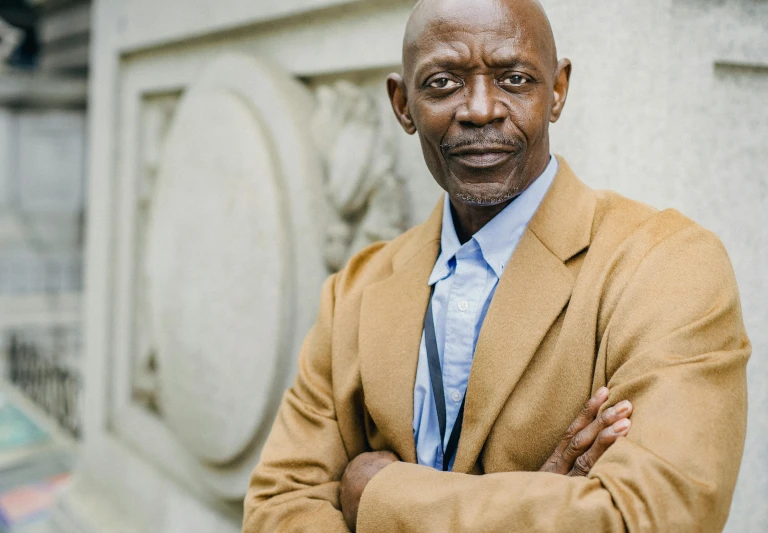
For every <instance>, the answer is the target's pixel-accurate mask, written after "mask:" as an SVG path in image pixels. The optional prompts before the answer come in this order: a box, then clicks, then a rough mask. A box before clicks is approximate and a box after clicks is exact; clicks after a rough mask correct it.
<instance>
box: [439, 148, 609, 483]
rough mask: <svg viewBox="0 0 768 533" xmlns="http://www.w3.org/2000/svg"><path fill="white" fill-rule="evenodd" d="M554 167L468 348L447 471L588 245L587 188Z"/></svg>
mask: <svg viewBox="0 0 768 533" xmlns="http://www.w3.org/2000/svg"><path fill="white" fill-rule="evenodd" d="M559 163H560V170H559V171H558V174H557V176H556V177H555V180H554V182H553V184H552V186H551V187H550V190H549V192H548V193H547V195H546V197H545V198H544V200H543V202H542V205H541V206H540V207H539V209H538V211H537V212H536V215H534V218H533V219H532V220H531V223H530V224H529V226H528V228H527V229H526V231H525V232H524V234H523V237H522V238H521V240H520V243H519V244H518V247H517V249H516V250H515V253H514V254H513V255H512V258H511V259H510V262H509V264H508V265H507V269H506V270H505V272H504V275H503V276H502V278H501V279H500V280H499V285H498V286H497V288H496V293H495V295H494V297H493V301H492V302H491V306H490V308H489V310H488V314H487V316H486V318H485V322H484V323H483V327H482V330H481V332H480V337H479V339H478V342H477V347H476V350H475V358H474V361H473V363H472V371H471V373H470V378H469V384H468V387H467V400H466V407H465V412H464V425H463V430H462V435H461V439H460V441H459V448H458V451H457V455H456V461H455V464H454V471H457V472H469V471H471V470H472V468H473V465H474V464H475V462H476V461H477V457H478V456H479V454H480V451H481V450H482V447H483V445H484V444H485V440H486V439H487V437H488V434H489V433H490V431H491V429H492V427H493V425H494V423H495V421H496V419H497V417H498V415H499V412H500V411H501V410H502V408H503V407H504V405H505V403H506V401H507V399H508V398H509V395H510V394H511V393H512V390H513V389H514V388H515V386H516V385H517V382H518V381H519V380H520V377H521V376H522V374H523V372H524V371H525V369H526V367H527V366H528V364H529V363H530V361H531V358H532V357H533V356H534V354H535V353H536V350H537V349H538V347H539V345H540V344H541V342H542V340H543V339H544V336H545V335H546V334H547V331H548V330H549V328H550V327H551V326H552V324H553V322H554V321H555V320H556V319H557V317H558V315H559V314H560V312H561V311H562V310H563V308H564V307H565V306H566V304H567V303H568V301H569V299H570V296H571V290H572V289H573V284H574V278H573V275H572V274H571V272H570V271H569V269H568V267H567V266H566V264H565V263H566V262H567V261H568V260H569V259H570V258H571V257H573V256H574V255H576V254H578V253H579V252H580V251H582V250H584V249H585V248H586V247H587V246H589V242H590V238H591V228H592V220H593V218H594V208H595V202H596V199H595V195H594V192H593V191H592V190H591V189H589V188H588V187H586V186H585V185H584V184H582V183H581V182H580V181H579V180H578V179H577V178H576V176H575V175H573V172H572V171H571V170H570V168H569V167H568V165H567V164H566V163H565V161H564V160H562V159H560V160H559Z"/></svg>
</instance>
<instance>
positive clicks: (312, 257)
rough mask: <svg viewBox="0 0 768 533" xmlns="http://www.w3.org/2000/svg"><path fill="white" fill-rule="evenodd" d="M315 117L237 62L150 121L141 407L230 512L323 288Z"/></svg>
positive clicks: (285, 87) (267, 76)
mask: <svg viewBox="0 0 768 533" xmlns="http://www.w3.org/2000/svg"><path fill="white" fill-rule="evenodd" d="M312 108H313V103H312V98H311V93H310V92H309V91H308V90H307V89H305V88H304V87H302V86H301V85H300V84H299V83H298V82H296V81H294V80H293V79H291V78H290V77H289V76H288V75H287V74H285V73H283V72H281V71H280V70H278V69H276V68H275V67H272V66H270V65H267V64H264V63H263V62H260V61H257V60H256V59H254V58H251V57H248V56H242V55H234V54H228V55H225V56H223V57H221V58H219V59H218V60H216V61H214V62H213V63H212V64H211V65H210V66H209V67H208V68H207V69H206V70H205V71H204V73H203V75H202V76H201V77H200V79H199V80H198V81H197V82H196V83H194V84H192V86H190V87H189V88H187V89H186V90H185V91H184V92H183V94H154V95H145V97H144V100H143V102H142V106H141V109H142V111H141V114H142V116H141V125H140V129H141V140H140V143H139V146H140V152H141V154H140V160H139V163H140V165H139V167H140V174H141V176H139V183H138V184H137V185H138V194H137V203H138V205H137V206H136V209H137V225H138V228H137V230H138V231H137V243H136V253H135V257H136V265H137V267H136V286H135V291H134V294H135V298H136V302H135V304H134V305H135V309H136V319H135V324H134V329H135V334H134V337H133V342H134V361H133V362H132V372H133V375H132V376H131V378H130V380H131V393H132V398H133V401H134V402H135V403H138V404H139V405H143V406H144V407H146V408H149V410H150V411H151V412H153V413H154V414H155V415H158V416H159V417H160V418H161V420H162V424H163V425H164V426H165V427H167V428H168V433H169V435H170V436H172V437H171V439H172V441H173V442H171V443H169V444H168V445H167V446H166V447H170V448H174V447H176V448H178V449H179V453H182V454H184V455H187V456H188V461H187V464H190V463H191V464H193V465H195V466H194V470H195V473H194V475H195V476H196V477H197V478H199V479H200V481H201V482H202V483H203V484H205V485H207V486H209V487H210V489H211V490H213V492H214V493H217V494H219V495H221V496H223V497H227V498H236V497H240V496H241V495H242V491H243V490H244V487H245V486H247V475H248V473H249V472H250V469H251V468H252V467H253V464H255V462H256V460H257V459H256V458H257V454H258V452H259V450H260V448H261V445H262V444H263V440H264V439H265V438H266V434H267V432H268V431H267V430H268V429H269V427H270V426H271V423H272V419H273V417H274V414H275V411H276V408H277V405H278V404H279V401H280V398H281V396H282V393H283V391H284V390H285V388H286V387H287V386H289V384H290V379H292V377H293V375H294V369H295V364H296V363H295V360H296V354H297V353H298V349H299V345H300V342H301V340H302V338H303V336H304V334H305V333H306V331H307V330H308V329H309V327H310V325H311V323H312V322H313V320H314V314H315V313H316V309H317V298H318V295H319V291H320V285H321V284H322V281H323V280H324V278H325V276H326V275H327V269H326V267H325V264H324V261H323V256H322V233H321V230H320V228H321V227H323V226H324V223H325V220H326V211H327V208H326V204H325V201H324V197H323V192H322V190H323V189H322V186H323V185H322V183H323V178H322V166H321V161H320V160H319V158H318V157H317V154H316V151H315V149H314V147H313V146H312V143H311V139H310V138H309V137H308V134H307V133H306V132H305V129H306V128H304V127H303V121H304V120H306V117H309V116H311V115H312ZM147 453H149V454H150V455H151V454H152V453H154V452H152V451H149V450H147ZM159 460H162V458H159Z"/></svg>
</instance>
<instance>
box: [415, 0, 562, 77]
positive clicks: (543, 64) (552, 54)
mask: <svg viewBox="0 0 768 533" xmlns="http://www.w3.org/2000/svg"><path fill="white" fill-rule="evenodd" d="M478 54H480V55H482V56H483V57H484V58H491V59H494V60H498V61H502V62H503V61H504V60H505V59H507V58H513V57H516V58H519V59H523V60H525V61H528V62H533V63H538V65H539V67H540V68H542V69H549V68H551V69H552V70H554V67H555V66H556V64H557V52H556V50H555V44H554V38H553V36H552V29H551V27H550V25H549V20H548V19H547V16H546V14H545V13H544V11H543V9H542V8H541V6H540V5H539V4H538V2H536V1H535V0H472V1H466V0H422V1H421V2H419V3H418V4H417V6H416V7H415V8H414V11H413V14H412V15H411V18H410V19H409V21H408V26H407V28H406V32H405V38H404V40H403V68H404V71H405V75H406V77H411V76H412V75H413V74H414V73H415V71H416V70H417V69H419V67H420V66H422V65H423V64H424V63H425V62H431V61H438V62H440V61H442V60H446V61H453V62H461V61H469V60H470V58H471V57H472V56H477V55H478Z"/></svg>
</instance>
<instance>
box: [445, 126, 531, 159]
mask: <svg viewBox="0 0 768 533" xmlns="http://www.w3.org/2000/svg"><path fill="white" fill-rule="evenodd" d="M467 146H509V147H510V148H512V149H513V151H514V152H519V151H521V150H523V149H524V148H525V143H523V141H522V140H520V139H518V138H516V137H510V136H507V135H504V134H503V133H502V132H500V131H498V130H487V131H483V130H474V131H468V132H466V133H463V134H461V135H459V136H458V137H455V138H452V139H450V140H449V141H447V142H444V143H442V144H440V151H441V152H442V153H443V154H445V153H446V152H449V151H451V150H456V149H458V148H465V147H467Z"/></svg>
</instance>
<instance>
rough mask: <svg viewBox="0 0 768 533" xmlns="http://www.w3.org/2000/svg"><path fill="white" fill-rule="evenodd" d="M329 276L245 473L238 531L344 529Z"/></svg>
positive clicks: (343, 462)
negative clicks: (289, 380) (289, 379)
mask: <svg viewBox="0 0 768 533" xmlns="http://www.w3.org/2000/svg"><path fill="white" fill-rule="evenodd" d="M334 283H335V277H331V278H329V279H328V281H326V282H325V284H324V286H323V290H322V296H321V299H320V301H321V303H320V312H319V316H318V320H317V323H316V324H315V325H314V327H313V328H312V329H311V330H310V332H309V334H308V335H307V338H306V339H305V341H304V344H303V346H302V349H301V355H300V358H299V372H298V376H297V377H296V380H295V382H294V384H293V386H292V387H291V388H290V389H289V390H288V391H287V392H286V393H285V396H284V397H283V401H282V404H281V405H280V409H279V411H278V414H277V418H276V420H275V422H274V425H273V426H272V431H271V432H270V435H269V438H268V439H267V442H266V444H265V447H264V450H263V452H262V454H261V458H260V461H259V464H258V465H257V466H256V468H255V469H254V471H253V474H252V476H251V482H250V487H249V489H248V493H247V495H246V497H245V504H244V506H245V515H244V518H243V532H244V533H278V532H279V533H291V532H295V533H307V532H311V531H318V532H319V531H322V532H323V533H349V529H348V528H347V526H346V523H345V522H344V518H343V516H342V514H341V511H340V508H341V507H340V504H339V480H340V479H341V476H342V474H343V473H344V469H345V468H346V466H347V463H348V456H347V452H346V450H345V447H344V444H343V442H342V439H341V434H340V432H339V427H338V423H337V421H336V409H335V406H334V401H333V394H332V384H331V329H332V323H333V309H334Z"/></svg>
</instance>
